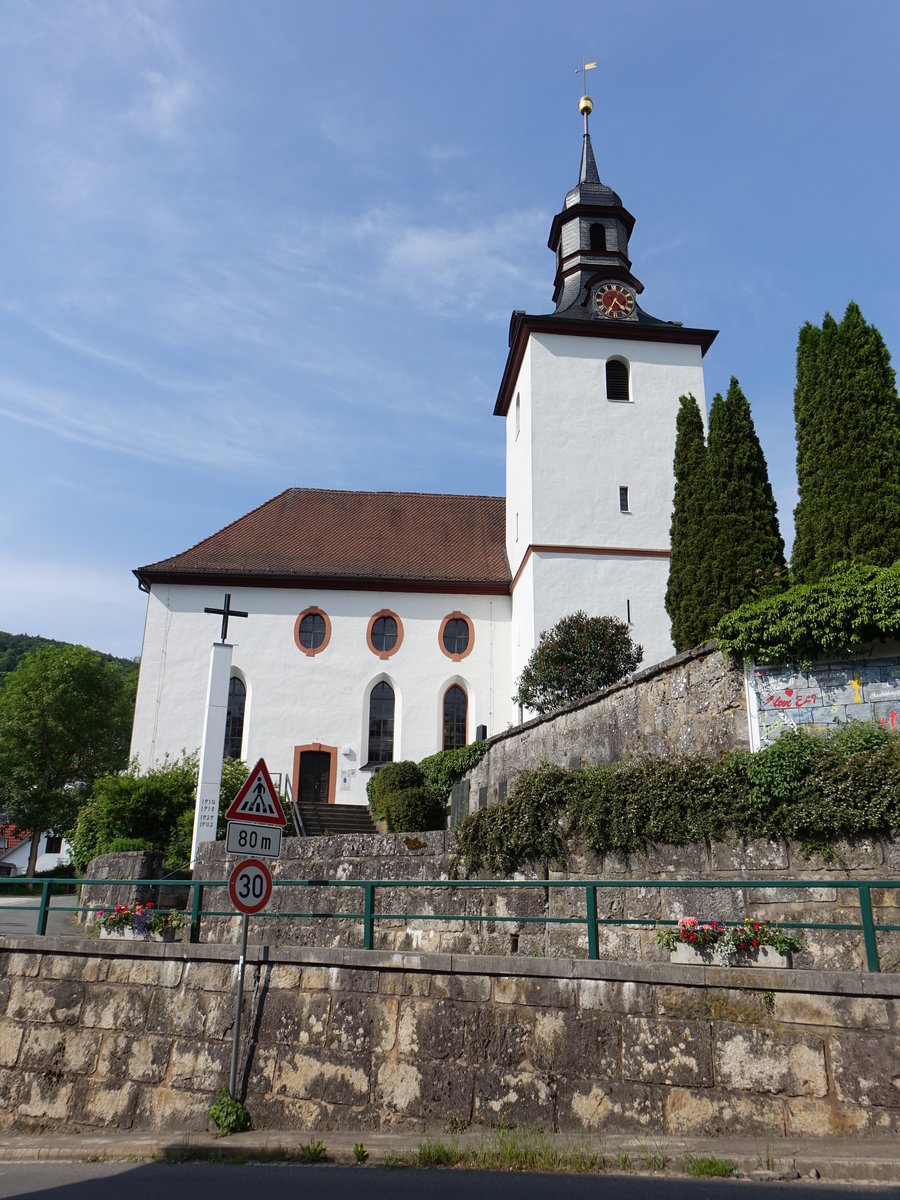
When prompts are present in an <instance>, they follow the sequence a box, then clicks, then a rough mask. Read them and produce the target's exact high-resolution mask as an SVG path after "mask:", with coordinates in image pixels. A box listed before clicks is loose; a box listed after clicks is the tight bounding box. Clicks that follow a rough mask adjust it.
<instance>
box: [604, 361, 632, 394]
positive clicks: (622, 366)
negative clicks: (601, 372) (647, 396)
mask: <svg viewBox="0 0 900 1200" xmlns="http://www.w3.org/2000/svg"><path fill="white" fill-rule="evenodd" d="M606 398H607V400H625V401H628V400H629V399H630V397H629V395H628V364H627V363H624V362H622V360H621V359H620V358H611V359H609V360H608V362H607V364H606Z"/></svg>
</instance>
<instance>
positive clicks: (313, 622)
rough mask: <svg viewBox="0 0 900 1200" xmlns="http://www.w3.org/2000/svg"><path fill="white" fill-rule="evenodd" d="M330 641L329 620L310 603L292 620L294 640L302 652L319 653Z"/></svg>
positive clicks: (326, 615)
mask: <svg viewBox="0 0 900 1200" xmlns="http://www.w3.org/2000/svg"><path fill="white" fill-rule="evenodd" d="M330 641H331V621H329V619H328V614H327V613H324V612H322V610H321V608H316V607H315V605H312V606H311V607H310V608H307V609H305V610H304V611H303V612H302V613H301V614H300V616H299V617H298V618H297V620H296V621H295V622H294V642H295V643H296V645H297V649H298V650H302V651H303V653H304V654H309V655H313V654H320V653H321V652H322V651H323V650H324V649H325V647H326V646H327V645H328V643H329V642H330Z"/></svg>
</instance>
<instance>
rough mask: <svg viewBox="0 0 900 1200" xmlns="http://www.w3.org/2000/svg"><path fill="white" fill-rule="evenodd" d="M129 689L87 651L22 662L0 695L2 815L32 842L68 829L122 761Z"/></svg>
mask: <svg viewBox="0 0 900 1200" xmlns="http://www.w3.org/2000/svg"><path fill="white" fill-rule="evenodd" d="M133 711H134V683H133V679H129V678H128V677H127V676H126V674H125V673H124V672H123V670H122V668H121V667H120V666H119V665H117V664H115V663H111V662H104V661H103V659H102V658H101V656H100V655H99V654H95V653H94V652H93V651H91V650H88V649H87V647H85V646H63V647H55V646H48V647H43V648H41V649H39V650H35V651H33V652H32V653H30V654H27V655H26V656H25V658H24V659H23V660H22V661H21V662H20V663H19V665H18V667H17V668H16V669H15V671H13V672H12V673H11V674H10V675H8V676H7V679H6V683H5V685H4V686H3V688H2V689H0V807H2V809H3V811H4V812H5V813H6V815H7V817H8V819H9V820H10V821H11V822H12V823H13V824H14V825H16V826H18V827H19V828H20V829H23V830H28V831H29V832H30V833H31V835H32V840H31V853H30V855H29V859H28V873H29V875H30V874H33V872H34V869H35V864H36V862H37V854H38V845H39V842H40V839H41V836H42V834H44V833H46V832H47V831H48V830H54V831H59V832H62V831H63V830H66V829H68V828H70V827H71V826H72V825H73V824H74V820H75V815H76V813H77V811H78V808H79V805H80V804H81V802H82V801H83V799H84V798H85V797H86V795H87V794H88V792H89V789H90V786H91V784H92V783H93V781H94V780H95V779H96V778H97V776H99V775H102V774H104V773H105V772H108V771H114V770H119V769H120V768H121V767H123V766H124V765H125V763H126V762H127V758H128V738H129V733H130V730H131V720H132V714H133Z"/></svg>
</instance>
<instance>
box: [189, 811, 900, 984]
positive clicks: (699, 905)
mask: <svg viewBox="0 0 900 1200" xmlns="http://www.w3.org/2000/svg"><path fill="white" fill-rule="evenodd" d="M454 844H455V843H454V837H453V834H452V833H450V832H439V833H419V834H385V835H375V836H373V835H368V836H367V835H364V834H347V835H343V836H339V837H330V838H305V839H303V838H286V839H285V842H284V850H283V853H282V857H281V858H280V859H279V860H278V861H277V862H276V863H274V864H273V868H272V869H273V875H274V877H275V879H276V881H278V880H282V881H284V880H303V881H306V883H305V884H304V886H302V887H278V886H276V888H275V890H274V893H273V898H272V900H271V902H270V904H269V906H268V909H267V910H266V913H267V914H268V915H261V916H259V917H253V918H251V922H250V929H251V938H252V939H253V940H255V941H259V942H266V943H268V944H270V945H277V946H292V945H293V946H297V945H303V946H328V947H351V948H361V947H362V945H363V926H362V916H361V914H362V909H363V892H362V888H359V887H335V886H329V883H331V882H333V881H338V882H340V881H348V880H379V881H382V882H384V883H386V884H389V885H390V886H385V887H383V888H382V887H379V888H378V889H377V890H376V892H375V910H376V913H380V914H391V915H389V916H384V917H380V918H379V919H378V920H376V922H375V938H374V948H375V949H378V950H393V951H403V952H416V953H445V954H447V953H452V954H502V955H510V954H515V955H518V956H519V957H520V958H531V957H533V956H535V955H539V956H541V957H551V958H555V957H564V958H571V957H574V958H587V953H588V948H587V928H586V925H585V924H584V923H583V922H584V917H585V912H586V908H585V904H586V897H585V891H584V888H583V887H579V886H578V884H577V881H578V880H603V881H604V882H605V883H606V884H607V885H608V886H605V887H603V888H602V889H600V890H598V893H597V910H598V916H599V917H600V918H601V921H602V920H603V918H604V917H607V918H625V919H629V920H631V919H642V920H646V921H647V922H648V924H646V925H630V926H622V925H618V926H617V925H608V926H605V927H604V926H603V925H601V927H600V929H599V942H600V952H601V955H602V956H603V957H604V958H607V959H609V960H616V961H619V962H653V961H657V960H659V959H660V958H662V957H665V952H664V951H662V950H660V948H659V947H658V946H657V945H656V941H655V936H654V934H655V930H654V926H653V921H655V920H659V919H662V918H677V917H682V916H697V917H701V918H703V917H707V918H711V917H716V918H717V919H720V920H743V918H744V917H745V916H750V917H768V918H770V919H776V918H778V917H783V918H784V919H785V920H787V921H799V922H810V923H818V922H834V923H847V924H854V925H857V926H858V925H859V920H860V912H859V894H858V892H857V890H856V889H855V888H852V887H850V886H848V885H847V881H848V879H849V878H859V879H862V880H867V879H872V880H876V879H882V880H884V879H900V843H897V842H895V841H893V840H890V839H866V840H862V841H859V842H856V843H853V844H852V845H851V844H841V845H837V846H835V847H833V849H832V853H833V855H834V860H832V861H825V860H824V859H823V858H822V857H821V856H819V855H816V854H812V855H810V854H809V853H808V851H806V849H805V848H804V847H803V846H801V845H799V844H797V843H787V844H784V843H778V842H769V841H764V840H762V839H740V840H737V841H734V842H713V843H712V844H711V845H710V846H708V847H707V846H702V845H692V846H654V847H651V848H650V849H648V850H647V851H646V852H645V853H643V854H636V855H633V856H632V857H631V858H630V859H629V860H628V861H627V862H625V861H623V860H621V859H618V858H615V857H614V856H613V855H602V856H601V855H596V854H591V853H586V852H583V851H578V850H577V849H576V850H574V851H573V853H572V854H571V855H570V857H569V861H568V863H567V866H566V868H565V870H560V869H557V867H556V864H550V869H549V870H548V871H547V877H548V879H549V880H550V881H554V882H555V881H561V880H565V879H571V880H573V881H575V882H574V883H573V886H571V887H562V886H560V887H556V886H554V887H544V886H539V887H535V888H528V889H525V888H519V889H515V888H503V889H499V890H497V889H492V888H486V887H479V886H477V883H478V881H466V882H467V883H474V884H475V886H465V887H459V888H453V889H445V888H436V887H417V888H411V887H406V886H404V885H403V882H402V881H403V880H408V881H420V880H447V879H449V878H450V871H451V860H452V853H453V848H454ZM233 861H234V860H233V859H229V858H228V857H227V856H226V855H225V852H224V845H223V843H221V842H217V843H207V844H206V845H204V846H203V847H201V850H200V857H199V859H198V866H197V876H198V877H199V878H206V879H209V880H224V879H227V878H228V874H229V871H230V865H229V864H230V863H232V862H233ZM838 864H840V865H838ZM515 878H516V879H518V880H529V879H530V880H534V881H536V882H539V883H540V884H541V885H543V883H544V871H543V868H542V867H540V866H534V867H532V868H530V869H529V870H527V871H520V872H517V873H516V876H515ZM679 879H684V880H699V879H702V880H704V881H708V882H709V883H710V884H712V883H714V882H715V880H717V879H727V880H740V881H745V882H746V886H744V887H740V888H735V889H732V890H728V891H724V890H718V891H717V890H716V889H715V888H713V887H711V886H710V887H708V888H707V887H704V888H673V887H663V886H660V885H661V884H662V883H663V882H668V883H671V882H672V881H673V880H679ZM801 879H802V880H808V881H809V882H810V883H811V885H812V886H811V887H810V888H809V889H806V890H803V891H794V890H792V889H789V888H785V887H778V886H777V885H778V883H779V882H780V881H787V880H801ZM316 880H320V881H322V882H321V883H315V882H313V883H312V884H311V885H309V881H316ZM635 882H640V883H641V886H640V887H624V886H621V885H624V884H626V883H635ZM764 884H768V885H774V886H763V885H764ZM842 885H843V886H842ZM871 895H872V902H873V908H874V911H875V919H876V921H877V922H879V923H882V924H887V925H897V924H900V889H898V890H891V889H887V888H881V889H873V891H872V893H871ZM203 908H204V910H207V911H209V910H212V911H231V910H232V906H231V902H230V900H229V899H228V896H227V892H226V889H225V887H224V886H218V887H213V886H207V887H205V888H204V895H203ZM289 913H302V914H305V915H302V916H289V915H287V914H289ZM327 913H339V914H343V916H341V917H329V916H315V915H312V914H327ZM354 914H355V915H354ZM407 914H420V916H419V917H414V916H411V915H407ZM422 914H425V915H424V916H423V915H422ZM548 916H549V917H553V918H557V917H558V918H564V919H572V918H574V919H576V920H577V922H578V923H576V924H554V923H550V922H548V921H546V920H545V918H546V917H548ZM239 927H240V918H239V917H237V916H233V917H223V918H216V917H210V918H204V921H203V932H202V938H203V941H207V942H236V941H237V939H238V936H239ZM807 936H808V939H809V942H810V948H809V950H808V951H806V952H804V953H803V954H802V955H800V956H799V957H798V964H799V965H800V966H802V967H808V968H820V969H821V968H824V969H829V970H859V969H863V968H864V967H865V965H866V953H865V946H864V943H863V936H862V931H861V929H858V930H856V931H853V932H839V931H833V930H809V931H808V933H807ZM878 944H879V951H880V954H881V967H882V970H884V971H896V970H898V969H900V934H896V933H889V932H885V933H880V934H879V935H878Z"/></svg>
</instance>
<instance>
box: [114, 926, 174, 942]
mask: <svg viewBox="0 0 900 1200" xmlns="http://www.w3.org/2000/svg"><path fill="white" fill-rule="evenodd" d="M100 936H101V938H115V939H118V940H119V941H120V942H174V941H175V930H174V929H163V930H162V931H161V932H160V933H156V932H155V931H154V930H150V931H149V932H147V933H138V932H137V931H136V930H134V929H128V928H125V927H123V928H121V929H106V928H105V926H103V925H101V926H100Z"/></svg>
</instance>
